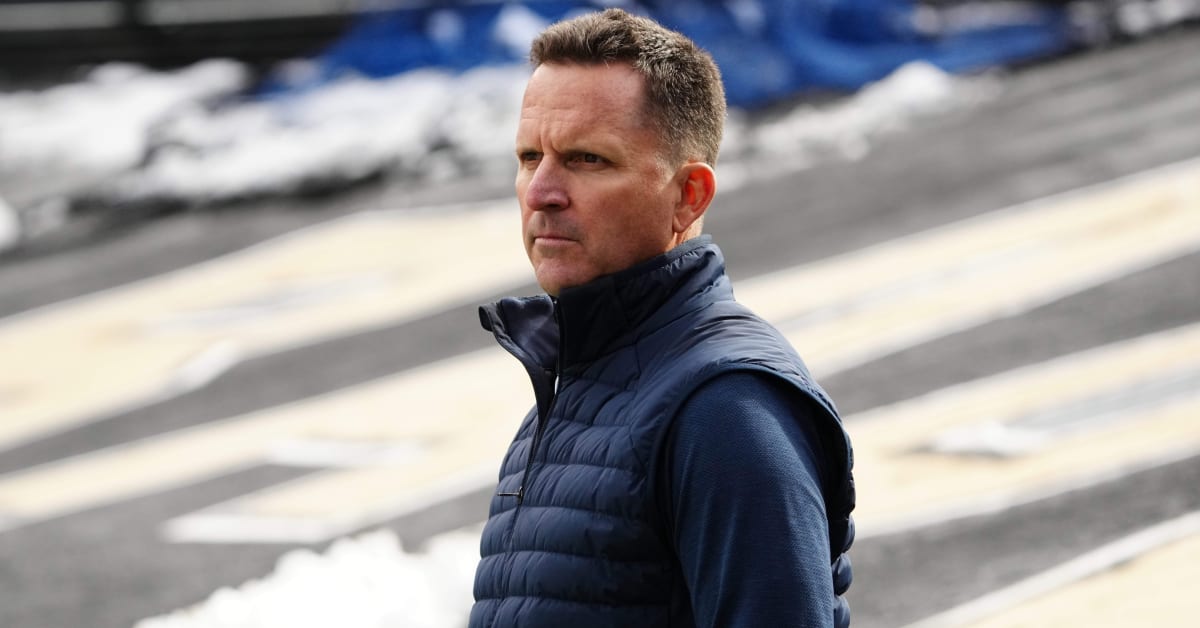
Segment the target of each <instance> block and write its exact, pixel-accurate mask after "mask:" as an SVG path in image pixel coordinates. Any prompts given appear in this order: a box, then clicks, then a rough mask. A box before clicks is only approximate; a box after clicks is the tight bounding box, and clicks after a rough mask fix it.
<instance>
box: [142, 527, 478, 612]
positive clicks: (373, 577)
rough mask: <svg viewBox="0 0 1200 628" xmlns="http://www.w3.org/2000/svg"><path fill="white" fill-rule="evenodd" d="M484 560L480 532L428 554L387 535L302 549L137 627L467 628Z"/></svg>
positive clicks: (437, 544) (444, 538)
mask: <svg viewBox="0 0 1200 628" xmlns="http://www.w3.org/2000/svg"><path fill="white" fill-rule="evenodd" d="M478 560H479V530H478V529H472V530H464V531H459V532H452V533H448V534H443V535H441V536H439V537H436V538H434V539H433V540H431V541H430V542H429V544H428V547H427V549H426V550H425V551H423V552H421V553H407V552H405V551H404V550H403V549H402V548H401V546H400V543H399V541H398V540H397V538H396V535H395V534H393V533H392V532H390V531H387V530H380V531H376V532H371V533H368V534H364V535H362V536H359V537H356V538H346V539H341V540H339V541H337V542H335V543H334V544H333V545H332V546H331V547H330V548H329V550H328V551H326V552H324V553H322V554H317V553H315V552H312V551H309V550H294V551H292V552H289V553H287V554H285V555H284V556H283V557H281V558H280V559H279V562H278V563H277V565H276V567H275V571H274V572H272V573H271V574H270V575H269V576H267V577H265V578H263V579H261V580H252V581H249V582H247V583H245V584H242V585H241V586H239V587H237V588H223V589H220V590H218V591H216V592H215V593H213V594H212V595H211V596H209V598H208V599H207V600H205V601H203V602H202V603H200V604H197V605H195V606H193V607H190V608H186V609H182V610H178V611H175V612H172V613H169V614H166V615H162V616H159V617H152V618H148V619H144V620H142V621H140V622H138V623H137V624H135V626H134V628H283V627H286V628H328V627H330V626H344V627H348V628H349V627H352V628H454V627H456V626H465V625H466V623H467V614H468V613H469V612H470V608H471V601H472V597H471V588H472V585H473V581H474V575H475V565H476V563H477V562H478Z"/></svg>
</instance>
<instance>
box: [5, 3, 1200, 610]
mask: <svg viewBox="0 0 1200 628" xmlns="http://www.w3.org/2000/svg"><path fill="white" fill-rule="evenodd" d="M604 6H623V7H625V8H627V9H630V10H631V11H635V12H638V13H642V14H646V15H650V16H652V17H655V18H656V19H658V20H660V21H661V22H663V23H664V24H666V25H668V26H670V27H672V28H675V29H677V30H680V31H682V32H684V33H686V34H688V35H689V36H691V37H692V38H694V39H695V40H697V41H698V42H699V43H700V44H701V45H702V46H704V47H705V48H706V49H708V50H709V51H711V52H712V54H713V55H714V57H715V58H716V59H717V62H718V64H719V65H720V66H721V68H722V71H723V74H724V79H725V82H726V89H727V93H728V97H729V101H730V105H731V111H730V117H729V121H728V124H727V132H726V138H725V142H724V144H723V147H722V156H721V164H720V165H719V166H718V180H719V186H720V194H719V196H718V199H717V202H716V203H715V204H714V206H713V208H712V210H711V211H710V212H709V219H708V223H707V225H706V226H707V227H708V228H709V230H710V232H711V233H712V234H713V236H714V238H715V240H716V242H717V243H718V244H720V245H721V246H722V249H723V250H724V252H725V254H726V257H727V259H728V263H729V269H730V273H731V274H732V275H733V277H734V280H735V286H736V287H737V293H738V297H739V299H740V300H742V301H744V302H746V303H747V304H749V305H750V306H751V307H753V308H754V309H756V310H757V311H758V312H759V313H760V314H762V315H764V316H765V317H766V318H768V319H769V320H771V321H772V322H773V323H775V324H776V325H777V326H778V327H779V328H780V329H781V330H782V331H783V332H784V333H785V334H786V335H787V336H788V337H789V339H791V340H792V342H793V343H794V344H795V345H796V347H797V349H798V350H799V351H800V353H801V355H803V356H804V357H805V359H806V361H807V362H808V363H809V366H810V367H811V369H812V371H813V373H814V375H815V376H816V377H817V378H818V380H820V381H821V382H822V384H823V385H824V386H825V387H826V388H827V389H828V390H829V391H830V393H831V394H832V396H833V397H834V399H835V400H836V401H837V402H838V404H839V406H840V408H841V410H842V412H843V414H844V415H845V418H846V422H847V426H848V429H849V430H850V432H851V435H852V438H853V439H854V443H855V447H856V474H857V478H858V484H859V491H860V498H859V503H860V505H859V509H858V511H857V515H856V518H857V521H858V523H859V529H860V535H859V541H858V543H857V544H856V545H855V548H854V551H853V552H852V558H853V560H854V562H855V573H856V578H855V583H854V586H853V587H852V589H851V594H850V598H851V606H852V609H853V612H854V617H855V625H856V626H876V627H891V626H926V627H929V626H1064V625H1066V626H1075V625H1081V626H1082V625H1086V626H1141V625H1184V624H1186V623H1187V622H1188V621H1189V620H1190V619H1191V618H1193V617H1195V616H1197V614H1198V613H1200V601H1197V599H1196V596H1195V595H1194V591H1192V590H1191V588H1192V587H1193V586H1194V585H1192V584H1191V583H1192V582H1193V580H1194V577H1195V575H1196V567H1195V565H1196V564H1197V563H1198V561H1200V160H1198V159H1197V158H1198V157H1200V37H1198V35H1200V32H1198V31H1197V27H1196V22H1197V19H1198V18H1200V2H1198V1H1197V0H1076V1H1074V2H1065V1H1061V0H1055V1H1050V0H1046V1H1036V2H1033V1H1008V0H978V1H977V0H963V1H959V0H926V1H916V0H821V1H819V2H814V1H812V0H807V1H804V2H800V1H792V0H781V1H778V2H765V1H759V0H726V1H719V0H706V1H700V0H693V1H686V0H685V1H680V2H666V1H659V2H655V1H650V0H644V1H642V2H636V3H635V2H620V1H615V0H614V1H607V2H601V1H594V2H588V1H583V0H579V1H527V2H516V1H509V2H504V1H488V0H475V1H459V2H452V1H441V2H437V1H416V0H391V1H387V0H377V1H370V0H288V1H284V0H259V1H256V2H239V1H234V0H124V1H121V0H56V1H41V0H0V626H3V627H4V628H55V627H62V628H77V627H78V628H110V627H112V628H116V627H131V626H135V627H137V628H185V627H186V628H197V627H202V626H203V627H214V628H216V627H221V628H224V627H238V628H266V627H285V626H286V627H288V628H303V627H306V626H347V627H356V628H376V627H378V628H384V627H388V628H391V627H400V626H405V627H408V626H412V627H425V626H429V627H438V628H442V627H453V626H461V625H464V624H465V617H466V614H467V611H468V609H469V606H470V600H471V584H472V583H471V580H472V577H473V572H474V567H475V562H476V560H477V557H478V533H479V527H480V525H481V524H482V521H483V520H484V519H485V517H486V509H487V503H488V498H489V497H490V495H491V493H492V490H493V485H494V482H495V477H496V470H497V468H498V464H499V457H500V456H501V455H502V453H503V451H504V450H505V448H506V446H507V444H508V441H509V439H510V438H511V436H512V434H513V433H514V431H515V429H516V427H517V423H518V421H519V419H520V417H521V416H522V415H523V414H524V412H525V409H526V408H527V407H528V405H529V404H530V403H531V399H532V395H531V393H530V391H529V384H528V381H524V380H523V378H524V376H523V374H522V372H521V369H520V367H519V366H518V365H517V364H516V362H515V361H513V360H512V359H511V358H510V357H508V356H507V354H505V353H504V352H503V351H502V350H501V349H499V348H498V347H495V346H494V343H493V341H492V340H491V339H490V337H489V336H488V335H487V334H486V333H484V332H483V331H482V330H479V329H478V327H477V325H478V322H477V321H478V319H477V316H476V312H475V310H476V307H477V305H478V304H480V303H483V302H486V301H488V300H492V299H494V298H498V297H500V296H504V295H510V294H532V293H535V292H536V291H537V288H536V285H535V284H534V282H533V279H532V274H531V273H530V272H529V269H528V266H527V262H526V261H525V258H524V253H523V251H522V247H521V245H520V240H519V224H518V222H519V221H518V208H517V205H516V202H515V200H513V198H512V187H511V186H512V175H513V173H514V164H513V159H512V157H511V154H510V152H511V147H512V138H513V135H514V133H515V127H516V118H517V113H518V110H519V105H520V97H521V93H522V90H523V88H524V82H525V80H526V78H527V77H528V74H529V69H528V67H527V65H526V64H525V61H524V57H525V54H526V51H527V49H528V44H529V41H530V40H531V39H532V38H533V37H534V36H535V35H536V34H537V33H538V32H539V31H540V30H541V29H543V28H545V26H547V25H549V24H550V23H552V22H554V21H556V20H559V19H562V18H565V17H571V16H574V15H577V14H580V13H582V12H586V11H593V10H597V9H599V8H603V7H604Z"/></svg>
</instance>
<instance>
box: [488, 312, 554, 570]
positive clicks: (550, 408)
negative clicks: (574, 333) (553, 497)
mask: <svg viewBox="0 0 1200 628" xmlns="http://www.w3.org/2000/svg"><path fill="white" fill-rule="evenodd" d="M554 318H555V320H556V321H557V322H558V355H556V356H555V358H554V370H553V371H549V370H546V371H544V372H545V373H546V375H549V376H550V377H552V378H553V380H554V388H553V390H552V391H551V393H550V401H549V402H547V403H546V410H545V412H544V413H543V412H541V406H540V405H539V412H538V419H537V426H536V427H535V428H534V431H533V442H531V443H530V445H529V456H528V457H527V458H526V460H525V470H524V471H523V472H522V474H521V484H520V485H518V486H517V490H516V491H515V492H514V491H508V492H503V493H496V495H497V496H499V497H516V498H517V507H516V509H515V510H514V511H513V516H512V520H511V521H510V522H509V525H508V534H507V543H508V545H509V547H510V549H511V545H512V538H513V531H514V530H516V529H517V518H518V517H519V516H520V515H521V505H522V504H524V503H525V487H527V486H529V481H530V480H529V477H530V474H531V472H532V471H533V460H534V457H535V456H537V451H538V448H539V447H541V445H542V435H543V434H544V433H545V431H546V426H547V424H549V422H550V414H551V413H553V412H554V404H555V403H556V402H557V401H558V389H559V386H560V385H561V384H562V352H563V351H562V350H563V335H564V334H563V326H562V314H561V313H560V312H559V309H558V305H557V304H555V307H554ZM535 390H536V384H535Z"/></svg>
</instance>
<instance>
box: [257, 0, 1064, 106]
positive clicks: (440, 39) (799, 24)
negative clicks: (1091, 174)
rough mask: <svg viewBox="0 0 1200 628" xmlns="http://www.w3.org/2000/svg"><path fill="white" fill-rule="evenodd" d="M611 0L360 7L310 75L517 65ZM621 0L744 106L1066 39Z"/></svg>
mask: <svg viewBox="0 0 1200 628" xmlns="http://www.w3.org/2000/svg"><path fill="white" fill-rule="evenodd" d="M614 4H621V3H614V2H599V1H591V2H589V1H586V0H575V1H571V0H546V1H537V0H528V1H524V2H484V3H480V2H478V1H476V2H469V3H468V2H430V3H427V4H424V5H422V6H412V5H409V6H407V7H401V8H396V9H392V10H388V11H382V12H370V13H365V14H363V15H362V16H360V17H359V19H358V20H357V23H356V24H355V26H354V27H352V28H351V29H350V30H349V31H348V32H347V33H346V34H345V36H344V37H342V38H341V39H340V40H339V41H338V42H336V43H335V44H334V45H332V46H331V47H330V48H329V49H328V50H326V51H325V52H324V53H323V54H322V55H320V56H319V57H318V58H317V60H316V61H317V62H318V67H319V68H320V72H319V73H318V75H319V76H318V80H329V79H332V78H336V77H337V76H340V75H343V74H345V73H358V74H365V75H367V76H372V77H383V76H390V75H395V74H399V73H402V72H406V71H409V70H413V69H417V68H422V67H438V68H445V69H449V70H454V71H462V70H467V69H470V68H473V67H477V66H480V65H486V64H500V63H519V62H523V61H524V55H525V53H526V46H527V43H528V40H529V38H530V37H531V36H532V34H533V33H536V32H537V30H539V29H540V28H541V27H544V26H545V25H547V24H549V23H551V22H554V21H557V20H559V19H563V18H564V17H569V16H571V15H575V14H577V13H579V12H581V11H588V10H596V9H599V8H602V6H610V5H614ZM623 6H624V7H625V8H626V9H628V10H630V11H631V12H635V13H640V14H643V15H648V16H650V17H653V18H655V19H656V20H658V21H659V22H661V23H663V24H665V25H667V26H669V27H670V28H673V29H676V30H678V31H680V32H683V33H685V34H686V35H688V36H689V37H691V38H692V39H694V40H695V41H696V42H697V43H699V44H700V45H701V46H703V47H704V48H705V49H707V50H708V51H710V52H711V53H712V55H713V57H714V58H715V59H716V61H717V64H718V65H719V66H720V67H721V70H722V72H723V74H724V77H725V84H726V93H727V96H728V99H729V102H730V104H732V105H734V106H742V107H751V108H753V107H758V106H762V105H765V104H769V103H771V102H773V101H776V100H779V99H781V98H785V97H787V96H790V95H793V94H796V93H798V92H804V91H808V90H821V89H824V90H828V89H833V90H847V91H849V90H854V89H857V88H858V87H861V86H862V85H864V84H866V83H869V82H871V81H876V80H878V79H880V78H883V77H884V76H886V75H887V74H889V73H891V72H892V71H893V70H895V69H896V68H898V67H899V66H901V65H904V64H905V63H908V62H910V61H916V60H924V61H928V62H930V63H932V64H934V65H936V66H938V67H940V68H942V69H943V70H946V71H948V72H964V71H971V70H976V69H980V68H985V67H988V66H994V65H1002V64H1007V63H1013V62H1018V61H1026V60H1031V59H1036V58H1039V57H1044V56H1048V55H1053V54H1057V53H1060V52H1062V51H1064V50H1066V49H1068V48H1070V47H1071V45H1072V41H1071V35H1070V28H1069V23H1068V21H1067V19H1066V15H1065V13H1064V12H1063V10H1062V9H1061V5H1060V6H1054V5H1036V4H1030V5H1028V10H1026V11H1023V12H1021V13H1020V14H1019V15H1018V19H1013V17H1012V16H1009V17H1008V18H1007V19H1005V20H1004V21H1003V23H995V24H982V25H980V24H976V25H974V26H972V27H971V28H969V29H959V30H957V31H955V32H949V31H947V30H944V29H943V30H942V31H941V32H931V30H930V29H929V28H925V29H923V30H919V29H918V28H917V26H916V25H917V23H918V20H917V19H916V17H917V15H918V6H917V4H916V3H915V2H914V1H913V0H776V1H765V0H723V1H722V0H680V1H664V0H660V1H643V2H640V3H632V2H631V3H624V4H623ZM928 14H929V13H928V10H927V11H926V15H928ZM277 87H279V86H277Z"/></svg>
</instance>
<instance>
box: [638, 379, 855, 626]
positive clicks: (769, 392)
mask: <svg viewBox="0 0 1200 628" xmlns="http://www.w3.org/2000/svg"><path fill="white" fill-rule="evenodd" d="M813 404H815V402H814V401H812V400H811V399H808V398H807V397H806V396H804V395H803V394H802V393H799V392H798V391H794V390H792V389H790V388H789V387H787V386H786V385H785V384H783V383H782V382H777V381H775V380H774V379H773V378H771V377H769V376H767V375H763V374H755V373H748V372H746V373H743V372H737V373H729V374H725V375H721V376H719V377H717V378H715V379H713V380H711V381H710V382H708V383H706V384H705V385H704V386H702V387H701V388H700V389H699V390H697V391H696V392H695V393H694V394H693V395H692V396H691V397H690V398H689V400H688V401H687V402H686V403H685V404H684V406H683V407H682V408H681V410H680V412H679V414H678V415H677V416H676V418H675V421H674V423H673V425H672V428H671V432H670V433H669V434H668V437H667V441H666V452H665V455H666V458H665V459H664V460H665V466H664V467H663V470H664V471H665V473H664V476H665V477H663V480H665V484H666V486H665V487H663V485H662V483H661V482H660V487H661V488H665V491H664V492H663V493H660V494H663V495H665V496H666V503H665V504H664V508H665V509H666V513H667V525H668V530H669V531H673V541H674V544H675V549H676V551H677V554H678V557H679V562H680V566H681V567H682V570H683V575H684V578H685V580H686V583H687V587H688V594H689V596H690V599H691V606H692V612H693V613H694V616H695V621H696V625H697V626H704V627H716V626H719V627H721V628H750V627H756V628H760V627H762V626H795V627H809V626H813V627H815V626H832V625H833V623H834V605H835V598H834V594H833V580H832V573H831V567H830V553H829V524H828V522H827V520H826V515H825V500H824V498H823V493H822V486H823V483H822V475H823V474H822V471H823V469H824V467H825V456H824V447H822V445H821V442H822V441H821V438H820V434H821V433H820V427H821V426H822V425H824V424H825V423H824V422H820V421H819V419H820V417H819V415H818V414H817V413H818V412H819V410H817V409H816V408H815V407H814V405H813Z"/></svg>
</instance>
